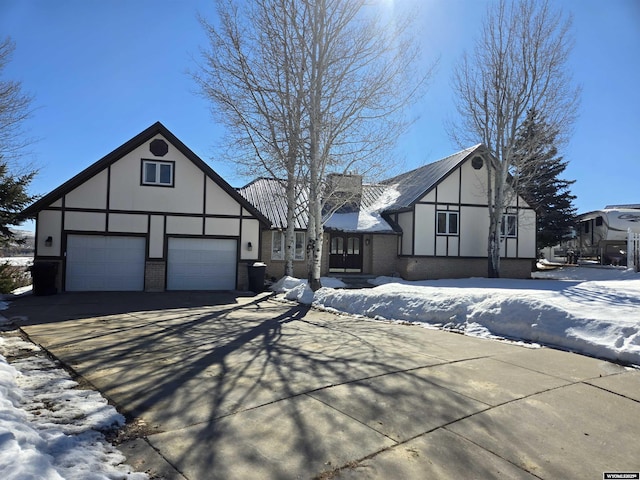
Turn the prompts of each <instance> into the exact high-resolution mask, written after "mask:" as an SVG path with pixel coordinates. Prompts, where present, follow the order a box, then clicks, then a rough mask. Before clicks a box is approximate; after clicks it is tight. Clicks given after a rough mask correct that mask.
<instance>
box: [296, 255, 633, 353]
mask: <svg viewBox="0 0 640 480" xmlns="http://www.w3.org/2000/svg"><path fill="white" fill-rule="evenodd" d="M537 276H539V277H543V278H545V279H540V280H514V279H488V278H468V279H452V280H430V281H420V282H408V281H403V280H401V279H398V278H392V277H379V278H377V279H375V281H372V283H374V284H375V285H378V286H377V287H375V288H371V289H356V290H335V289H329V288H321V289H320V290H318V291H317V292H315V295H314V297H313V300H312V302H311V303H312V304H313V305H314V306H316V307H319V308H323V309H328V310H332V311H339V312H345V313H350V314H354V315H360V316H365V317H370V318H374V319H379V320H398V321H407V322H416V323H420V324H423V325H427V326H432V327H439V328H445V329H451V330H455V331H458V332H461V333H465V334H467V335H474V336H480V337H488V338H495V337H503V338H508V339H514V340H524V341H527V342H536V343H541V344H544V345H548V346H555V347H560V348H563V349H567V350H571V351H575V352H579V353H584V354H587V355H592V356H596V357H600V358H605V359H609V360H614V361H620V362H623V363H628V364H633V365H640V274H636V273H634V272H632V271H631V270H624V269H608V268H605V269H602V268H588V267H580V268H577V267H573V268H566V267H565V268H559V269H557V270H554V271H548V272H542V273H540V274H538V275H537ZM558 279H561V280H558ZM289 283H290V284H293V283H294V282H293V281H292V280H289ZM296 288H299V287H296ZM288 294H289V293H287V295H288ZM292 297H293V298H291V297H288V298H290V299H296V298H295V295H292ZM305 300H306V301H308V300H309V298H308V297H306V298H305Z"/></svg>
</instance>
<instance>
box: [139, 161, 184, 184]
mask: <svg viewBox="0 0 640 480" xmlns="http://www.w3.org/2000/svg"><path fill="white" fill-rule="evenodd" d="M150 163H152V164H154V165H156V166H157V167H159V166H161V165H169V166H170V167H171V183H160V181H159V180H160V168H157V171H156V180H157V181H155V182H148V181H146V180H145V167H146V165H148V164H150ZM175 176H176V162H175V161H172V160H152V159H149V158H143V159H142V161H141V166H140V185H142V186H145V187H166V188H173V187H175V183H176V182H175Z"/></svg>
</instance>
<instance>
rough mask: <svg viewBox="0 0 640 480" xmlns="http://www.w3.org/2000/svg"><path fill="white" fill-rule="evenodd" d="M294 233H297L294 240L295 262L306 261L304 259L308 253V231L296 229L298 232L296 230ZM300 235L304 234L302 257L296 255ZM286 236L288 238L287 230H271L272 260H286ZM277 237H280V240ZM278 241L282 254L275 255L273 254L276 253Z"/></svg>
mask: <svg viewBox="0 0 640 480" xmlns="http://www.w3.org/2000/svg"><path fill="white" fill-rule="evenodd" d="M294 235H295V241H294V246H293V247H294V251H293V261H294V262H304V260H305V258H306V253H305V252H306V248H305V240H306V232H299V231H296V232H294ZM298 235H300V236H302V256H301V257H300V256H298V255H296V250H297V249H296V244H297V243H298V242H297V237H298ZM285 238H286V232H284V231H281V230H273V231H272V232H271V260H274V261H279V262H282V261H284V258H285V254H284V252H285V248H286V245H285ZM277 239H279V240H277ZM276 243H280V252H281V255H278V256H277V257H274V255H273V254H274V250H273V247H274V246H275V245H276Z"/></svg>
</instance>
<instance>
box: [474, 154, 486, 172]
mask: <svg viewBox="0 0 640 480" xmlns="http://www.w3.org/2000/svg"><path fill="white" fill-rule="evenodd" d="M483 164H484V161H483V160H482V157H478V156H475V157H473V158H472V159H471V166H472V167H473V168H475V169H476V170H480V169H481V168H482V165H483Z"/></svg>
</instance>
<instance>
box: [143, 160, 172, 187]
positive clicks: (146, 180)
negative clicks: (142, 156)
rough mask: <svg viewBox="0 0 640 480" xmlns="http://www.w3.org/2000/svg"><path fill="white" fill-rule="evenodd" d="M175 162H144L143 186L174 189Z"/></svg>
mask: <svg viewBox="0 0 640 480" xmlns="http://www.w3.org/2000/svg"><path fill="white" fill-rule="evenodd" d="M173 176H174V162H158V161H156V160H142V184H143V185H157V186H161V187H173Z"/></svg>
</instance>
